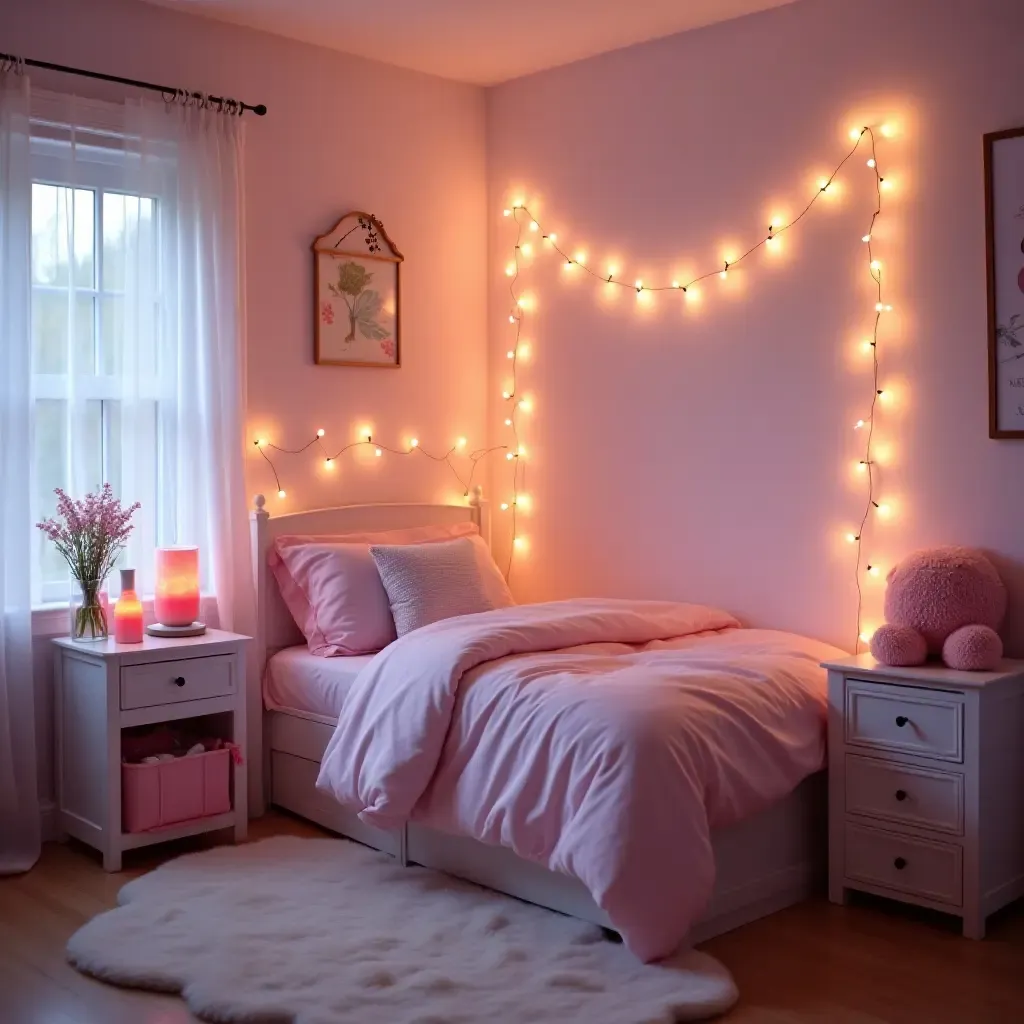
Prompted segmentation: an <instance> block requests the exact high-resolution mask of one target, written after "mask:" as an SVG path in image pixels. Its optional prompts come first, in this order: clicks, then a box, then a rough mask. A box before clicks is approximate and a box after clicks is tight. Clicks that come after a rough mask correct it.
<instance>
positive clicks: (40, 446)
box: [33, 398, 68, 584]
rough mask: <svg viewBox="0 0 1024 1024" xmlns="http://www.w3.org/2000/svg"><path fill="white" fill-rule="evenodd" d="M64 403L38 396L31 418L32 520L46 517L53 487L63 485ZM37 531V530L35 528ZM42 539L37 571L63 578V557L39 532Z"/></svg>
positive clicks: (53, 501)
mask: <svg viewBox="0 0 1024 1024" xmlns="http://www.w3.org/2000/svg"><path fill="white" fill-rule="evenodd" d="M66 408H67V403H65V402H64V401H62V400H61V399H53V398H41V399H39V400H38V401H37V402H36V422H35V452H34V462H35V465H34V467H33V468H34V470H35V492H36V493H35V498H36V500H35V508H34V509H33V517H34V519H35V520H36V521H38V520H40V519H43V518H49V517H50V516H52V515H53V514H54V512H55V511H56V508H57V496H56V495H55V494H54V493H53V489H54V488H55V487H64V486H66V483H67V481H66V478H65V474H66V471H67V463H68V447H67V434H66V433H65V430H64V416H65V411H66ZM37 532H38V531H37ZM39 537H40V538H41V539H42V541H43V543H42V545H41V547H40V550H39V575H40V579H41V581H42V582H43V583H44V584H46V583H55V582H61V581H63V580H66V579H67V575H68V573H67V567H66V564H65V562H64V559H63V558H61V556H60V555H59V554H57V550H56V548H55V547H54V546H53V544H52V543H51V542H50V541H48V540H46V539H45V538H44V537H43V536H42V534H39Z"/></svg>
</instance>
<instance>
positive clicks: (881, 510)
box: [875, 502, 892, 519]
mask: <svg viewBox="0 0 1024 1024" xmlns="http://www.w3.org/2000/svg"><path fill="white" fill-rule="evenodd" d="M875 511H876V512H877V513H878V514H879V515H880V516H881V517H882V518H883V519H888V518H889V516H890V515H891V514H892V506H890V505H886V504H885V502H882V504H881V505H876V506H875Z"/></svg>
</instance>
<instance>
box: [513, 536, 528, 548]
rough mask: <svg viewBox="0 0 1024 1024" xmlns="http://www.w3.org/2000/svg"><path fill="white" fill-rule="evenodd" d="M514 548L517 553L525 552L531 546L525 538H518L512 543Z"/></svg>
mask: <svg viewBox="0 0 1024 1024" xmlns="http://www.w3.org/2000/svg"><path fill="white" fill-rule="evenodd" d="M512 546H513V547H514V548H515V549H516V550H517V551H525V550H526V549H527V548H528V547H529V546H530V544H529V541H527V539H526V538H525V537H516V538H514V539H513V541H512Z"/></svg>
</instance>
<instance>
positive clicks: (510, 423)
mask: <svg viewBox="0 0 1024 1024" xmlns="http://www.w3.org/2000/svg"><path fill="white" fill-rule="evenodd" d="M505 426H506V427H511V426H512V421H511V420H509V419H506V420H505Z"/></svg>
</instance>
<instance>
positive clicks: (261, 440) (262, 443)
mask: <svg viewBox="0 0 1024 1024" xmlns="http://www.w3.org/2000/svg"><path fill="white" fill-rule="evenodd" d="M256 446H257V447H258V448H266V447H267V439H266V438H265V437H260V438H257V439H256Z"/></svg>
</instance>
